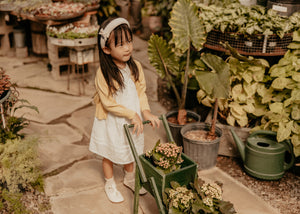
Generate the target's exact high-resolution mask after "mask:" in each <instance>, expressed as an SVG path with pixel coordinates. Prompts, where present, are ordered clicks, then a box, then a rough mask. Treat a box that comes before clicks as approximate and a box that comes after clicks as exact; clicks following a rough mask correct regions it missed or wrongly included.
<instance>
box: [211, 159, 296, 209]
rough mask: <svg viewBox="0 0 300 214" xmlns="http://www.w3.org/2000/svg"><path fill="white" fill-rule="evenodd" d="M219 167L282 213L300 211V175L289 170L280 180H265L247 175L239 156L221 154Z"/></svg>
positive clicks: (218, 161)
mask: <svg viewBox="0 0 300 214" xmlns="http://www.w3.org/2000/svg"><path fill="white" fill-rule="evenodd" d="M217 167H219V168H220V169H222V170H223V171H224V172H226V173H228V174H229V175H230V176H232V177H233V178H234V179H236V180H237V181H239V182H240V183H242V184H243V185H245V186H246V187H248V188H249V189H250V190H252V191H253V192H254V193H255V194H257V195H258V196H259V197H261V198H262V199H263V200H264V201H266V202H267V203H269V204H270V205H271V206H272V207H274V208H276V209H278V210H279V211H280V212H281V213H282V214H299V213H300V203H299V201H300V177H299V176H297V175H296V174H294V173H293V171H292V170H290V171H287V172H286V173H285V174H284V176H283V177H282V178H281V179H280V180H275V181H265V180H259V179H256V178H254V177H251V176H249V175H247V174H246V173H245V172H244V171H243V163H242V162H241V160H240V159H239V158H232V157H225V156H219V157H218V160H217Z"/></svg>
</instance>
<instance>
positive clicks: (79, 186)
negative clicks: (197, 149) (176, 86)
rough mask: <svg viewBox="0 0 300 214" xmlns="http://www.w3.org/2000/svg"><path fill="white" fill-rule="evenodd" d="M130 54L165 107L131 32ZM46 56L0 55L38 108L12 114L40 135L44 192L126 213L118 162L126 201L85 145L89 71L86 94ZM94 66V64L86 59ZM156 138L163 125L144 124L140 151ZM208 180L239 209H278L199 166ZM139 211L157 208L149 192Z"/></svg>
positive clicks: (65, 203)
mask: <svg viewBox="0 0 300 214" xmlns="http://www.w3.org/2000/svg"><path fill="white" fill-rule="evenodd" d="M134 41H135V52H134V57H135V58H136V59H137V60H139V61H140V62H141V63H142V65H143V68H144V72H145V76H146V80H147V95H148V97H149V101H150V106H151V109H152V111H153V113H154V114H156V115H161V114H164V113H166V109H164V108H163V107H162V106H161V105H160V103H159V102H158V100H157V93H156V89H157V76H156V74H155V71H154V68H152V66H151V65H150V63H149V61H148V57H147V43H146V42H145V41H143V40H141V39H139V38H137V37H136V38H135V39H134ZM47 62H48V60H47V58H42V57H28V58H25V59H20V58H14V57H0V64H1V66H2V67H3V68H4V69H5V70H6V71H7V73H8V74H9V75H10V76H11V79H12V82H15V83H17V85H18V90H19V92H20V98H23V99H26V100H28V101H29V102H30V103H31V104H32V105H36V106H37V107H38V109H39V111H40V113H39V114H37V113H36V112H34V111H30V110H28V109H25V108H23V109H20V110H19V111H18V112H17V114H18V115H22V114H24V113H26V114H25V117H27V118H28V119H30V120H31V123H30V126H29V127H28V128H26V130H25V132H26V133H27V134H28V136H35V137H38V138H39V154H40V158H41V162H42V166H43V168H42V170H43V173H44V174H45V175H47V177H46V180H45V192H46V194H47V195H48V196H49V197H50V200H51V205H52V210H53V213H54V214H70V213H72V214H77V213H78V214H92V213H105V214H110V213H112V214H129V213H132V210H133V193H132V192H131V191H130V190H129V189H128V188H126V187H125V186H124V185H123V184H122V179H123V176H124V175H123V171H122V167H121V166H119V165H116V166H115V168H114V173H115V179H116V182H117V186H118V188H119V190H120V191H121V192H122V194H123V195H124V198H125V201H124V202H123V203H120V204H112V203H110V202H109V201H108V199H107V197H106V195H105V193H104V178H103V173H102V170H101V158H99V157H97V156H96V155H94V154H92V153H91V152H89V151H88V143H89V135H90V132H91V128H92V121H93V118H94V110H95V107H94V105H93V104H92V95H93V93H94V89H93V77H94V74H91V75H90V76H89V77H87V81H88V83H87V85H86V94H85V95H82V96H78V80H71V82H70V90H67V81H66V80H56V81H55V80H53V79H52V77H51V73H50V72H49V71H48V70H47ZM91 66H92V69H90V70H92V71H95V69H96V67H97V65H96V64H95V65H91ZM158 139H163V140H164V139H166V135H165V131H164V129H163V128H162V129H159V130H153V129H152V128H151V127H149V126H146V127H145V151H147V150H150V149H152V148H153V146H154V144H155V143H156V141H157V140H158ZM199 176H200V177H201V178H203V179H208V180H219V181H221V182H223V184H224V199H225V200H229V201H231V202H232V203H233V204H234V205H235V208H236V210H237V212H238V213H240V214H253V213H255V214H276V213H279V212H278V211H277V210H275V209H273V208H272V207H270V206H269V205H268V204H267V203H265V202H264V201H262V200H261V199H260V198H258V197H257V196H256V195H255V194H253V193H252V192H251V191H250V190H248V189H247V188H246V187H244V186H243V185H242V184H240V183H238V182H237V181H235V180H234V179H233V178H231V177H230V176H229V175H227V174H226V173H224V172H223V171H221V170H220V169H218V168H213V169H211V170H206V171H201V172H199ZM139 213H145V214H155V213H158V210H157V206H156V203H155V200H154V198H153V197H152V196H151V195H150V194H146V195H145V196H141V197H140V203H139Z"/></svg>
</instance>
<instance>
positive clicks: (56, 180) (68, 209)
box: [45, 159, 152, 214]
mask: <svg viewBox="0 0 300 214" xmlns="http://www.w3.org/2000/svg"><path fill="white" fill-rule="evenodd" d="M101 164H102V162H101V160H96V159H91V160H85V161H80V162H78V163H75V164H74V165H73V166H71V167H70V168H69V169H67V170H65V171H63V172H61V173H60V174H58V175H55V176H52V177H49V178H47V179H46V180H45V193H46V194H47V195H48V196H50V197H51V205H52V210H53V211H54V213H60V214H69V213H72V214H73V213H110V212H109V210H111V213H124V214H125V213H126V214H127V213H132V207H133V193H132V191H131V190H129V189H128V188H126V187H125V186H124V185H123V183H122V182H123V177H124V173H123V168H122V167H121V166H120V165H115V166H114V177H115V181H116V183H117V187H118V189H119V191H120V192H121V193H122V195H123V197H124V198H125V201H124V202H123V203H120V204H113V203H111V202H110V201H109V200H108V199H107V197H106V194H105V192H104V182H105V181H104V176H103V172H102V168H101ZM82 175H84V178H83V177H82ZM143 197H144V196H143ZM143 197H140V200H141V201H142V200H143ZM150 197H151V196H150ZM78 200H80V201H78ZM144 204H145V203H144ZM146 209H147V206H146ZM140 213H142V212H140ZM150 213H152V212H150ZM150 213H149V214H150Z"/></svg>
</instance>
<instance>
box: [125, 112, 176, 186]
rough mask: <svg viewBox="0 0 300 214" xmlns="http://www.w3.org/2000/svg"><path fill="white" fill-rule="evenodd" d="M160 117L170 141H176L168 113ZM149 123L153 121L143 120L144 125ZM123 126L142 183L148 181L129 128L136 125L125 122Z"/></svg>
mask: <svg viewBox="0 0 300 214" xmlns="http://www.w3.org/2000/svg"><path fill="white" fill-rule="evenodd" d="M159 119H160V120H162V122H163V125H164V128H165V130H166V132H167V137H168V140H169V141H170V142H174V139H173V136H172V134H171V131H170V127H169V125H168V122H167V118H166V115H164V114H163V115H161V116H160V117H159ZM149 123H151V122H150V121H149V120H146V121H143V125H145V124H149ZM123 127H124V129H125V134H126V136H127V138H128V141H129V145H130V148H131V151H132V154H133V157H134V159H135V162H136V165H137V167H138V170H139V171H140V177H141V181H142V183H147V178H146V174H145V171H144V169H143V167H142V163H141V161H140V159H139V156H138V154H137V152H136V149H135V147H134V143H133V140H132V137H131V134H130V132H129V128H132V127H134V125H133V124H130V125H128V124H124V125H123Z"/></svg>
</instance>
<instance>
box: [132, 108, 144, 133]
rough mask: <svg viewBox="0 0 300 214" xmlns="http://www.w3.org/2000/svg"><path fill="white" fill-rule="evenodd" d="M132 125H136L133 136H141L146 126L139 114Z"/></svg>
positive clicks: (133, 119)
mask: <svg viewBox="0 0 300 214" xmlns="http://www.w3.org/2000/svg"><path fill="white" fill-rule="evenodd" d="M131 124H133V125H134V127H133V134H134V133H135V132H136V134H137V136H139V135H140V134H141V133H142V132H143V130H144V126H143V122H142V120H141V118H140V116H139V115H138V114H137V113H135V115H134V118H132V120H131Z"/></svg>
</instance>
